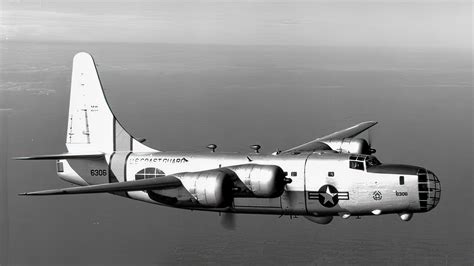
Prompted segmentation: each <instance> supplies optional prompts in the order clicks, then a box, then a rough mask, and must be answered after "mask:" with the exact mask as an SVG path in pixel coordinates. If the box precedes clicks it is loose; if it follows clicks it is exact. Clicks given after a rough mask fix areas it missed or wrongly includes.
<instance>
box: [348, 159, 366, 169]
mask: <svg viewBox="0 0 474 266" xmlns="http://www.w3.org/2000/svg"><path fill="white" fill-rule="evenodd" d="M349 167H350V168H351V169H357V170H364V163H363V162H359V161H349Z"/></svg>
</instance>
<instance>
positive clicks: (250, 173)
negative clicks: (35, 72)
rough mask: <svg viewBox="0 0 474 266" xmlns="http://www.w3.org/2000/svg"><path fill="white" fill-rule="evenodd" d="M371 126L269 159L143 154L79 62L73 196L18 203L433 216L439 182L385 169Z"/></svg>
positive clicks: (70, 177) (90, 65)
mask: <svg viewBox="0 0 474 266" xmlns="http://www.w3.org/2000/svg"><path fill="white" fill-rule="evenodd" d="M375 124H377V122H373V121H368V122H363V123H360V124H357V125H355V126H352V127H350V128H347V129H344V130H341V131H338V132H335V133H333V134H330V135H327V136H324V137H321V138H318V139H316V140H313V141H311V142H308V143H305V144H302V145H300V146H297V147H294V148H291V149H288V150H285V151H281V152H275V153H272V154H263V153H260V152H259V149H260V146H258V145H253V146H251V147H252V148H253V149H254V150H255V151H254V152H251V153H243V154H242V153H241V154H239V153H222V152H215V149H216V146H215V145H214V144H211V145H209V146H208V148H209V149H210V151H205V152H166V151H158V150H155V149H152V148H150V147H147V146H146V145H144V144H143V141H142V140H139V139H135V138H134V137H132V136H131V135H130V134H129V133H128V132H127V131H126V130H125V129H124V128H123V127H122V125H121V124H120V123H119V122H118V121H117V119H116V118H115V116H114V115H113V113H112V111H111V110H110V107H109V105H108V103H107V100H106V98H105V95H104V92H103V89H102V85H101V82H100V79H99V76H98V73H97V70H96V66H95V63H94V61H93V59H92V57H91V55H89V54H87V53H78V54H76V55H75V57H74V59H73V69H72V79H71V95H70V104H69V116H68V128H67V136H66V147H67V150H68V152H67V153H64V154H55V155H40V156H33V157H18V158H16V159H21V160H57V163H56V168H57V169H56V170H57V174H58V175H59V177H60V178H61V179H63V180H65V181H68V182H70V183H73V184H76V185H79V186H77V187H70V188H63V189H52V190H45V191H37V192H28V193H23V194H21V195H27V196H37V195H60V194H85V193H111V194H115V195H119V196H123V197H127V198H131V199H135V200H140V201H144V202H148V203H153V204H158V205H165V206H169V207H175V208H183V209H191V210H201V211H214V212H223V213H255V214H275V215H301V216H304V217H306V218H308V219H309V220H311V221H313V222H316V223H319V224H327V223H329V222H331V221H332V219H333V217H334V216H341V217H342V218H349V217H350V216H365V215H380V214H391V213H395V214H398V215H399V216H400V218H401V220H403V221H408V220H410V219H411V217H412V215H413V213H419V212H427V211H429V210H431V209H433V208H434V207H435V206H436V205H437V204H438V202H439V199H440V193H441V188H440V182H439V180H438V178H437V177H436V175H435V174H434V173H433V172H431V171H429V170H427V169H426V168H423V167H417V166H410V165H395V164H382V163H380V162H379V161H378V160H377V158H376V157H375V156H373V155H372V154H373V153H374V152H375V150H374V149H372V148H371V146H370V144H369V143H368V142H367V141H366V140H365V139H362V138H355V137H356V136H357V135H359V134H360V133H362V132H364V131H366V130H368V129H369V128H370V127H372V126H374V125H375Z"/></svg>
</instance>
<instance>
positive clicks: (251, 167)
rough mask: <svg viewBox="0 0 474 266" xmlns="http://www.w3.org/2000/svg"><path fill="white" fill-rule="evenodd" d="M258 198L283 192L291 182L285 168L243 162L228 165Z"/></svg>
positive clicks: (269, 196)
mask: <svg viewBox="0 0 474 266" xmlns="http://www.w3.org/2000/svg"><path fill="white" fill-rule="evenodd" d="M227 169H229V170H231V171H233V172H234V173H235V174H236V175H237V177H238V178H239V179H240V180H241V181H242V183H243V184H244V185H245V187H246V188H247V189H248V190H250V191H251V193H252V196H254V197H257V198H275V197H279V196H281V195H282V194H283V190H284V188H285V185H286V184H287V183H289V182H291V179H288V178H286V176H285V173H284V171H283V169H281V168H280V167H279V166H276V165H259V164H243V165H236V166H230V167H227Z"/></svg>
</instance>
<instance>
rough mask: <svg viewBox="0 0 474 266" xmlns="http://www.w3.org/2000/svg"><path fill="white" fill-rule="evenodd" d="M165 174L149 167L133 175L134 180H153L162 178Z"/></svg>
mask: <svg viewBox="0 0 474 266" xmlns="http://www.w3.org/2000/svg"><path fill="white" fill-rule="evenodd" d="M164 175H165V173H163V171H161V170H160V169H157V168H153V167H149V168H145V169H142V170H140V171H139V172H138V173H136V174H135V179H136V180H141V179H146V178H155V177H159V176H164Z"/></svg>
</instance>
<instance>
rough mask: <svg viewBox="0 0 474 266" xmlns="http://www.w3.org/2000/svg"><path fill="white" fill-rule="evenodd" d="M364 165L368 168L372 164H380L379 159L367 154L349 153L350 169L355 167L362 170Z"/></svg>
mask: <svg viewBox="0 0 474 266" xmlns="http://www.w3.org/2000/svg"><path fill="white" fill-rule="evenodd" d="M364 165H365V167H366V168H370V167H373V166H377V165H381V163H380V162H379V160H377V158H375V157H374V156H368V155H358V156H355V155H351V156H350V157H349V168H351V169H357V170H364V169H365V168H364Z"/></svg>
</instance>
